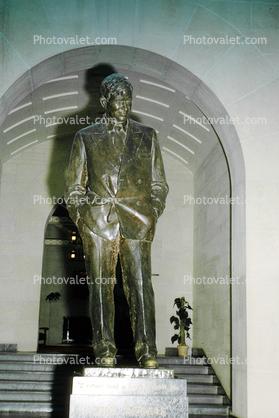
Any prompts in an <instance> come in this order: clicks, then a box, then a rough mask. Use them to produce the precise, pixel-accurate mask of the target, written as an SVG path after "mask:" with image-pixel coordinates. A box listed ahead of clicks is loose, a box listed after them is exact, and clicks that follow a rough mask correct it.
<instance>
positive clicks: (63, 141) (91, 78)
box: [47, 64, 140, 199]
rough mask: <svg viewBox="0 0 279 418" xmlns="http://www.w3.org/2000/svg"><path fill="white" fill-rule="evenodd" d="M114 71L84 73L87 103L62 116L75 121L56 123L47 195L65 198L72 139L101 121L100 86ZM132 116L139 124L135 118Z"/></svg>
mask: <svg viewBox="0 0 279 418" xmlns="http://www.w3.org/2000/svg"><path fill="white" fill-rule="evenodd" d="M115 72H116V69H115V68H114V67H113V66H112V65H110V64H98V65H96V66H94V67H92V68H90V69H88V70H87V71H86V76H85V80H86V81H85V85H84V89H85V91H86V92H87V93H88V96H89V101H88V103H87V105H86V106H85V107H84V108H83V109H81V110H80V111H78V112H75V113H72V114H69V115H67V116H64V120H69V121H70V120H75V121H76V122H75V123H74V124H71V123H65V122H64V123H62V124H59V125H58V127H57V131H56V133H55V137H54V139H53V145H52V150H51V157H50V164H49V172H48V175H47V188H48V193H49V196H51V197H52V196H54V197H55V198H56V199H58V198H60V197H62V196H63V195H64V191H65V187H66V180H67V174H68V166H69V161H70V155H71V149H72V143H73V139H74V136H75V134H76V133H77V132H78V131H79V130H80V129H82V128H85V127H86V126H88V125H90V124H93V123H95V122H96V119H97V118H102V116H103V114H104V109H103V107H102V106H101V104H100V87H101V83H102V81H103V79H104V78H105V77H107V76H108V75H110V74H113V73H115ZM131 116H132V119H134V120H137V121H138V122H140V120H139V119H138V118H137V116H135V115H131ZM71 118H72V119H71ZM97 120H99V119H97Z"/></svg>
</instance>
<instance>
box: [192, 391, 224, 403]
mask: <svg viewBox="0 0 279 418" xmlns="http://www.w3.org/2000/svg"><path fill="white" fill-rule="evenodd" d="M187 396H188V400H189V403H191V404H217V405H223V399H224V397H223V396H222V395H204V394H197V393H196V394H190V393H189V394H188V395H187Z"/></svg>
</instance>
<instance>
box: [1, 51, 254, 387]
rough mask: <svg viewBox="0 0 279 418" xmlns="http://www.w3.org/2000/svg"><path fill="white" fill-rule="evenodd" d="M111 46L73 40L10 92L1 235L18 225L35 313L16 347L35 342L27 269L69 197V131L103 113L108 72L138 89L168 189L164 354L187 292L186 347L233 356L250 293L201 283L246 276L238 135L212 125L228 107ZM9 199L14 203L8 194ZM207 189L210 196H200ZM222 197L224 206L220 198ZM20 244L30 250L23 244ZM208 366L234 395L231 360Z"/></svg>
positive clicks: (137, 113) (34, 290)
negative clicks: (101, 89) (101, 96)
mask: <svg viewBox="0 0 279 418" xmlns="http://www.w3.org/2000/svg"><path fill="white" fill-rule="evenodd" d="M116 49H117V51H116ZM116 49H115V48H111V47H108V46H105V47H99V48H96V47H89V48H80V49H77V50H72V51H69V52H67V53H65V54H63V57H60V58H61V59H58V58H59V57H58V56H56V57H52V58H50V59H49V60H47V61H46V62H43V63H41V64H39V65H38V66H37V67H36V68H34V69H32V72H31V74H32V76H33V77H34V80H35V82H34V84H33V89H32V90H31V88H30V86H29V84H25V83H24V81H23V82H22V83H21V87H20V92H19V94H18V96H17V90H16V89H12V90H11V92H10V95H9V96H7V101H6V104H7V106H6V109H7V110H6V113H7V114H6V118H5V120H4V122H3V125H2V133H3V141H5V144H6V145H5V147H3V154H2V162H3V166H2V195H1V199H2V202H3V214H4V215H7V217H8V219H9V224H8V225H7V233H9V234H10V237H12V236H13V235H12V233H13V231H14V230H15V229H16V230H17V236H16V238H14V242H13V241H12V244H11V255H10V257H11V266H12V271H13V274H15V275H16V277H17V280H18V281H19V282H22V283H24V288H25V289H26V292H27V293H28V292H29V295H32V296H29V297H30V298H31V299H32V302H33V304H32V312H31V310H30V309H31V308H30V309H29V314H28V315H27V313H26V316H25V317H24V318H25V319H23V321H25V322H23V328H24V327H27V326H28V325H27V322H28V321H30V322H29V326H30V325H31V328H32V333H31V339H30V341H29V342H28V343H27V342H26V341H25V340H24V339H23V338H21V337H18V335H20V333H18V331H17V330H15V335H17V337H16V338H17V341H18V344H19V348H20V349H21V350H32V349H33V350H35V349H36V347H37V335H36V334H37V330H38V318H39V311H38V306H39V301H40V288H39V286H38V283H36V284H35V283H34V276H35V275H42V265H43V245H44V228H45V224H46V219H47V218H48V216H49V213H50V211H51V209H52V208H53V205H54V204H56V202H57V199H59V198H61V197H62V196H63V193H64V188H65V178H66V173H67V166H68V161H69V154H70V149H71V144H72V140H73V135H74V133H75V132H76V131H77V130H78V129H80V128H82V127H83V126H85V124H86V123H88V121H84V118H86V117H87V116H89V117H90V120H89V122H90V123H92V121H93V122H94V120H95V119H96V118H97V117H101V113H100V112H101V109H100V106H99V104H98V100H97V92H98V88H97V86H98V84H99V83H100V80H101V79H102V78H103V75H104V71H116V72H121V73H122V74H123V75H125V76H126V77H128V78H129V80H130V81H131V83H132V85H133V86H134V101H133V107H132V118H135V119H137V120H139V121H141V122H143V123H145V124H147V125H150V126H152V127H154V128H155V129H156V131H157V132H158V138H159V142H160V145H161V149H162V153H163V158H164V163H165V168H166V175H167V180H168V183H169V186H170V194H169V196H168V200H167V206H166V210H165V213H164V214H163V216H162V218H161V219H160V220H159V223H158V228H157V232H156V235H155V240H154V242H153V247H152V263H153V274H154V276H153V285H154V290H155V298H156V312H157V313H156V321H157V343H158V348H159V352H160V353H163V352H164V348H165V347H166V346H169V345H170V344H171V343H170V337H171V335H172V331H173V330H172V327H171V325H170V324H169V317H170V316H171V315H172V314H173V306H172V305H173V300H174V298H175V297H179V296H185V297H186V299H187V300H188V301H189V302H190V303H191V304H192V305H193V308H194V313H193V322H194V326H193V329H192V338H193V339H192V341H190V345H192V344H193V345H194V346H195V347H202V348H204V350H205V352H206V354H207V355H208V356H210V357H212V356H215V357H217V356H219V357H220V356H223V357H225V355H226V354H227V355H228V356H230V355H231V353H232V352H234V355H235V356H236V355H237V353H239V354H240V355H243V354H244V353H245V351H246V343H245V342H244V343H243V341H241V344H240V343H239V342H238V341H237V338H235V336H236V335H240V334H242V326H243V325H244V324H245V310H243V311H242V312H237V311H236V306H237V305H238V304H239V303H240V299H241V300H242V299H245V286H243V287H242V290H241V292H240V291H239V289H238V288H236V287H235V288H232V286H231V285H230V283H227V284H224V285H221V284H220V283H216V281H215V282H214V281H213V282H212V283H211V284H210V283H208V282H207V283H204V282H199V281H198V280H197V279H199V278H201V279H202V278H203V276H205V277H206V278H215V279H216V280H217V279H218V278H222V277H223V278H227V279H228V278H230V277H236V275H237V276H239V277H242V276H243V274H244V273H245V263H244V259H245V258H244V254H243V252H241V253H240V252H238V251H239V250H238V249H240V248H243V247H244V245H243V242H244V238H243V237H244V229H243V228H244V208H245V205H242V206H240V205H238V206H237V205H235V206H234V207H232V205H230V201H229V199H230V198H231V197H236V196H243V194H244V168H243V164H242V154H241V150H240V147H239V143H238V138H237V135H236V132H235V130H234V128H233V126H229V125H223V126H222V125H220V124H218V123H216V118H218V117H219V118H220V117H221V116H225V115H226V111H225V109H224V108H223V106H222V105H221V103H220V102H219V101H218V99H217V98H216V96H214V94H213V93H212V92H211V91H210V90H209V89H208V88H207V87H206V86H205V85H204V84H203V83H202V82H201V80H199V79H197V78H196V77H195V76H193V74H191V73H190V72H189V71H187V70H186V69H185V68H182V67H180V66H179V65H178V64H176V63H174V62H172V61H170V60H168V59H167V58H164V57H162V56H158V55H156V54H153V53H151V52H148V51H143V50H140V49H136V48H129V47H121V46H118V47H117V48H116ZM116 52H117V54H116ZM54 63H56V64H57V63H60V64H61V66H59V65H56V66H54V65H52V64H54ZM99 70H100V71H99ZM98 71H99V72H98ZM92 86H93V89H92ZM8 113H9V114H8ZM214 118H215V119H214ZM210 120H213V122H211V123H210ZM60 122H61V123H60ZM8 184H9V186H8ZM11 187H12V189H13V191H14V193H16V198H15V199H14V194H13V196H12V193H11V192H10V190H11V189H10V188H11ZM12 197H13V202H12V210H11V209H10V208H11V206H10V205H8V202H9V203H10V202H11V198H12ZM203 197H205V198H206V199H215V201H214V200H213V203H211V200H207V201H205V203H204V202H203V203H199V202H200V201H199V200H198V199H199V198H203ZM221 198H224V199H227V202H228V203H226V204H221V203H220V202H221V200H220V199H221ZM19 202H20V205H19V204H18V203H19ZM216 202H217V203H216ZM23 219H24V220H25V223H24V224H23V223H22V220H23ZM26 241H27V242H28V248H29V250H28V251H27V250H25V249H24V250H23V248H25V245H26ZM30 249H31V252H30ZM17 251H21V253H20V254H19V253H18V252H17ZM18 255H20V256H19V257H18ZM236 258H237V260H238V263H237V264H236V262H235V260H236ZM22 265H24V268H23V269H22ZM55 274H58V273H57V272H56V273H55ZM61 274H62V273H61ZM8 276H9V274H8V273H7V277H8ZM231 301H232V303H231ZM54 303H60V302H59V301H57V302H54ZM22 306H25V305H24V302H22ZM243 306H245V303H244V305H243ZM232 315H234V318H235V320H234V324H233V328H231V316H232ZM35 316H36V317H35ZM243 335H244V334H243ZM231 341H232V345H231ZM214 368H215V370H216V372H217V375H218V376H219V378H220V380H221V381H222V383H223V385H224V387H225V389H226V391H227V393H228V394H229V392H230V389H231V368H230V365H228V364H226V365H220V364H217V365H216V367H214ZM235 370H236V371H235V373H237V369H235Z"/></svg>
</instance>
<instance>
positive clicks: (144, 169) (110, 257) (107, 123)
mask: <svg viewBox="0 0 279 418" xmlns="http://www.w3.org/2000/svg"><path fill="white" fill-rule="evenodd" d="M132 91H133V88H132V85H131V83H130V82H129V81H128V80H127V79H126V78H125V77H124V76H122V75H120V74H112V75H110V76H108V77H106V78H105V79H104V80H103V82H102V85H101V99H100V101H101V104H102V106H103V107H104V108H105V109H106V113H105V115H104V118H103V119H102V120H101V122H100V123H95V124H94V125H90V126H88V127H86V128H84V129H81V130H80V131H79V132H77V134H76V136H75V139H74V143H73V148H72V154H71V159H70V166H69V174H68V181H67V188H66V193H65V199H66V202H67V208H68V211H69V214H70V216H71V218H72V219H73V220H74V222H75V223H76V225H77V227H78V230H79V233H80V235H81V237H82V241H83V247H84V253H85V263H86V270H87V275H88V276H89V277H90V282H91V284H90V285H89V297H90V314H91V322H92V327H93V350H94V354H95V356H96V357H98V358H100V359H102V361H101V363H102V364H103V365H106V366H113V365H114V357H115V354H116V352H117V349H116V346H115V341H114V295H113V288H114V280H113V278H115V270H116V264H117V259H118V255H119V258H120V263H121V269H122V277H123V288H124V293H125V296H126V298H127V301H128V305H129V310H130V318H131V325H132V331H133V338H134V344H135V355H136V358H137V361H138V362H139V364H140V365H141V366H142V367H145V368H157V367H158V363H157V360H156V355H157V349H156V343H155V306H154V293H153V288H152V283H151V256H150V251H151V242H152V240H153V237H154V232H155V227H156V223H157V220H158V218H159V216H160V215H161V214H162V212H163V210H164V208H165V200H166V196H167V194H168V185H167V183H166V178H165V172H164V166H163V160H162V156H161V152H160V147H159V144H158V142H157V137H156V132H155V130H154V129H153V128H150V127H148V126H145V125H142V124H140V123H138V122H135V121H133V120H132V119H130V118H129V117H128V115H129V112H130V111H131V105H132Z"/></svg>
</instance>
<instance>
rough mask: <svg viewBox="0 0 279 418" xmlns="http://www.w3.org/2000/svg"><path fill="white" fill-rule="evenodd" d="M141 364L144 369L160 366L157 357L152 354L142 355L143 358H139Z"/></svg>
mask: <svg viewBox="0 0 279 418" xmlns="http://www.w3.org/2000/svg"><path fill="white" fill-rule="evenodd" d="M139 364H140V366H141V367H143V368H144V369H158V367H159V364H158V361H157V360H156V357H154V356H152V355H151V354H147V355H145V356H142V357H141V359H140V360H139Z"/></svg>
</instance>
